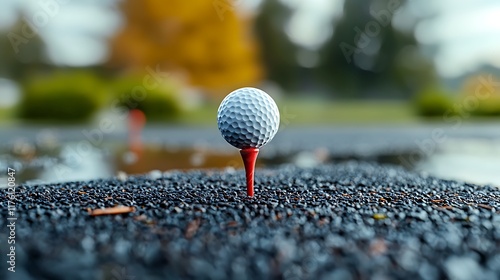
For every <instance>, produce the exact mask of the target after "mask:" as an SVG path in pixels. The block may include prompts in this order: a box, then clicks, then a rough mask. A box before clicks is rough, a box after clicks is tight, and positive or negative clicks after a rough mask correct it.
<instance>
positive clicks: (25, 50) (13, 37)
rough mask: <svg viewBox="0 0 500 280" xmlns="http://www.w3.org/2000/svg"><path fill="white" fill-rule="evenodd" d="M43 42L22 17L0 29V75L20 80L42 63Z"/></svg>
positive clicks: (36, 69)
mask: <svg viewBox="0 0 500 280" xmlns="http://www.w3.org/2000/svg"><path fill="white" fill-rule="evenodd" d="M44 51H45V43H44V41H43V40H42V39H41V38H40V36H38V34H37V33H36V30H34V29H33V28H32V27H31V25H30V24H29V23H28V22H26V21H25V20H24V19H21V18H20V19H19V20H18V21H17V22H16V23H15V24H14V25H13V26H12V27H11V28H10V29H6V30H3V31H2V30H0V61H1V62H2V63H0V77H4V78H8V79H12V80H16V81H21V80H23V79H24V78H26V77H27V76H28V75H30V74H32V73H34V72H36V71H38V70H39V69H40V68H41V67H43V65H44V59H45V58H44Z"/></svg>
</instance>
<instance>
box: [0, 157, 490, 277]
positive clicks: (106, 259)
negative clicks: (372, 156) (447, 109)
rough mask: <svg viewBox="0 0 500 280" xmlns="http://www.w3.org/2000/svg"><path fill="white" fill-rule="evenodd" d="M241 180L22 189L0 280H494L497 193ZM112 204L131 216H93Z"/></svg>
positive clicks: (375, 173)
mask: <svg viewBox="0 0 500 280" xmlns="http://www.w3.org/2000/svg"><path fill="white" fill-rule="evenodd" d="M243 176H244V175H243V172H241V171H238V172H219V171H193V172H189V173H182V172H169V173H165V174H163V177H161V178H158V177H160V176H159V174H151V175H145V176H138V177H129V178H128V179H127V180H126V181H123V180H118V179H112V180H96V181H90V182H76V183H64V184H56V185H42V186H34V187H25V186H21V187H18V188H17V194H16V195H17V202H18V207H17V218H18V220H17V224H16V246H17V247H16V256H17V259H16V261H17V263H16V272H15V273H10V272H7V264H6V262H5V261H6V254H7V251H6V248H7V246H6V240H7V235H6V231H5V229H6V223H7V220H6V219H5V218H4V219H1V220H0V228H2V229H3V230H2V231H1V232H2V235H1V240H0V242H2V246H1V247H0V248H1V250H2V251H1V254H2V256H3V259H2V264H3V265H2V266H3V268H2V270H1V272H0V278H1V279H5V278H6V277H7V279H117V280H121V279H137V280H139V279H262V280H263V279H318V280H321V279H446V278H448V279H488V280H492V279H493V280H494V279H500V189H497V188H494V187H489V186H476V185H471V184H465V183H460V182H454V181H446V180H439V179H436V178H432V177H423V176H420V175H417V174H412V173H408V172H405V171H403V170H402V169H398V168H394V167H382V166H376V165H371V164H357V163H348V164H342V165H334V166H321V167H318V168H314V169H298V168H293V167H281V168H276V169H261V170H258V172H257V177H256V183H257V186H256V197H255V198H253V199H248V198H246V197H245V190H244V189H243V187H242V185H243V182H244V179H243ZM6 201H7V197H6V191H5V190H2V191H1V192H0V204H1V206H2V207H1V208H2V217H6V216H7V210H6V208H7V202H6ZM114 205H126V206H134V207H136V211H135V212H134V213H129V214H121V215H112V216H98V217H92V216H90V215H89V214H88V212H87V208H91V209H96V208H104V207H112V206H114ZM8 277H10V278H8Z"/></svg>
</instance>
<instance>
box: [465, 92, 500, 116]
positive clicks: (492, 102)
mask: <svg viewBox="0 0 500 280" xmlns="http://www.w3.org/2000/svg"><path fill="white" fill-rule="evenodd" d="M476 100H477V101H478V102H479V104H478V106H477V108H476V109H474V110H472V111H471V113H472V115H474V116H480V117H499V116H500V98H498V97H490V98H488V99H484V100H478V99H476Z"/></svg>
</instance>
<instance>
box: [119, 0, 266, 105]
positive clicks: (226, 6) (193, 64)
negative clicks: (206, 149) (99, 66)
mask: <svg viewBox="0 0 500 280" xmlns="http://www.w3.org/2000/svg"><path fill="white" fill-rule="evenodd" d="M231 3H233V0H189V1H186V0H141V1H138V0H124V1H123V2H122V6H121V10H122V13H123V17H124V20H125V23H124V26H123V28H122V30H121V31H120V32H118V34H117V35H116V36H115V37H114V38H113V39H112V41H111V57H110V65H111V66H114V67H118V68H122V69H127V70H132V71H141V70H144V69H145V68H146V67H148V66H149V67H152V68H154V67H156V66H159V67H160V68H161V69H162V71H166V72H170V73H173V74H175V75H181V76H183V77H185V79H186V82H187V83H188V84H190V85H192V86H195V87H200V88H202V89H204V90H205V91H206V92H207V93H209V94H211V95H212V96H214V97H218V98H220V97H221V96H223V95H224V94H227V91H228V90H231V89H234V88H236V87H240V86H247V85H254V84H256V83H257V82H258V81H259V80H260V79H261V78H262V67H261V65H260V63H259V59H258V48H257V44H256V41H255V40H254V38H253V36H252V33H251V30H250V23H251V19H250V18H243V17H242V16H241V15H239V14H238V13H237V12H236V11H235V7H234V6H233V4H231Z"/></svg>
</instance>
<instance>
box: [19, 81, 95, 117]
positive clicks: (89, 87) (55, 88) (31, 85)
mask: <svg viewBox="0 0 500 280" xmlns="http://www.w3.org/2000/svg"><path fill="white" fill-rule="evenodd" d="M101 88H102V85H101V84H100V82H99V80H98V79H97V78H96V77H95V76H94V75H92V74H91V73H89V72H83V71H77V72H60V73H53V74H49V75H47V76H38V77H35V78H32V79H30V80H28V81H27V82H26V83H25V84H24V85H23V97H22V99H21V102H20V104H19V108H18V114H19V117H21V118H22V119H26V120H34V121H57V122H82V121H85V120H88V119H89V118H90V117H91V116H92V115H93V114H94V113H95V112H96V111H97V110H98V109H99V107H100V105H101V104H102V101H103V94H102V90H101Z"/></svg>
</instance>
